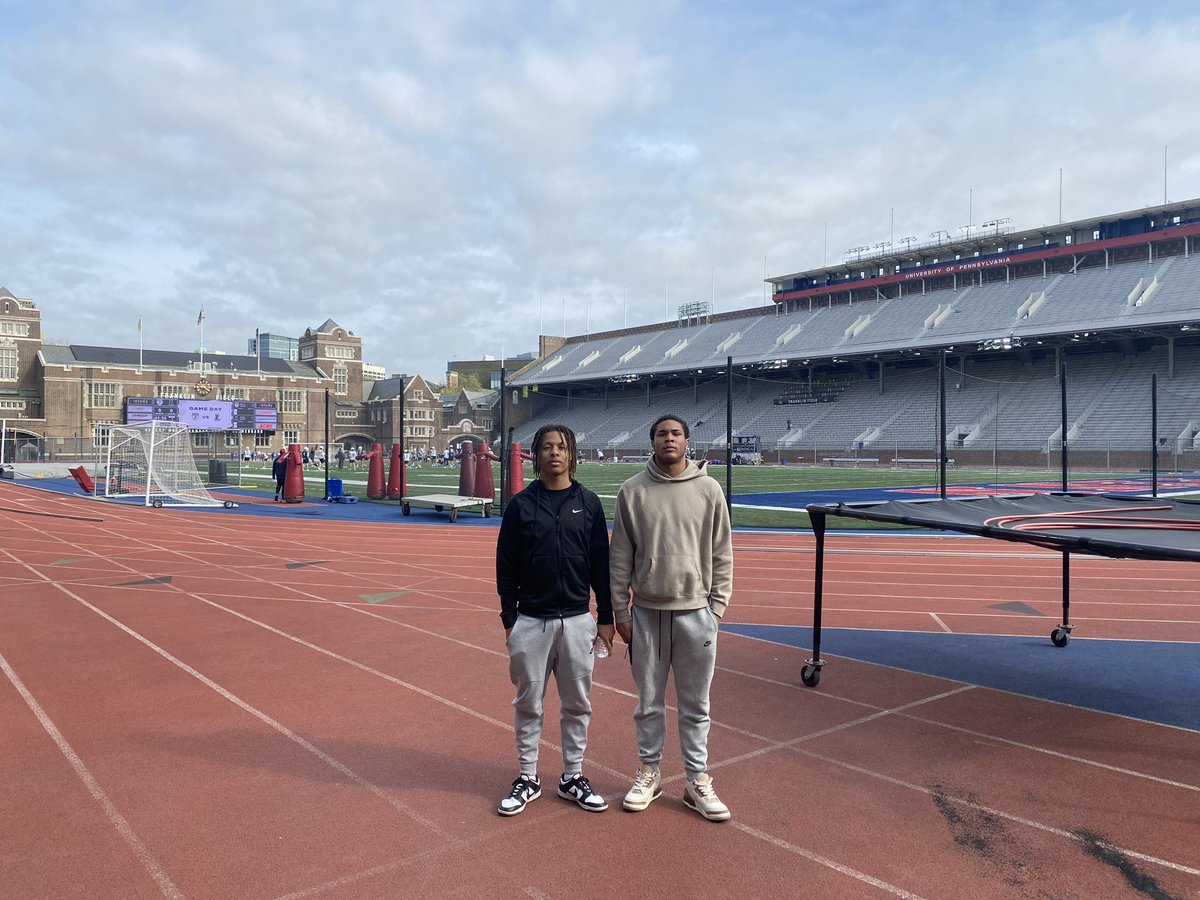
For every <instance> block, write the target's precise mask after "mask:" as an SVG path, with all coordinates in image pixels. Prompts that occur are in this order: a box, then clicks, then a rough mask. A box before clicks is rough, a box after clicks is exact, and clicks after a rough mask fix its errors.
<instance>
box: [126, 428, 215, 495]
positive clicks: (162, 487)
mask: <svg viewBox="0 0 1200 900" xmlns="http://www.w3.org/2000/svg"><path fill="white" fill-rule="evenodd" d="M104 496H105V497H106V498H108V499H110V500H129V501H134V502H138V503H142V504H144V505H145V506H153V507H156V508H157V507H161V506H224V507H225V508H226V509H233V507H234V506H236V505H237V504H235V503H234V502H233V501H231V500H224V501H222V500H218V499H217V498H216V497H214V496H213V495H212V494H210V493H209V492H208V489H207V488H205V487H204V483H203V482H202V481H201V480H200V472H199V470H198V469H197V468H196V460H195V458H194V457H193V456H192V441H191V432H190V429H189V428H188V427H187V426H186V425H179V424H176V423H174V422H159V421H157V420H155V421H151V422H148V423H147V424H145V425H114V426H112V430H111V431H110V432H109V440H108V461H107V465H106V466H105V477H104Z"/></svg>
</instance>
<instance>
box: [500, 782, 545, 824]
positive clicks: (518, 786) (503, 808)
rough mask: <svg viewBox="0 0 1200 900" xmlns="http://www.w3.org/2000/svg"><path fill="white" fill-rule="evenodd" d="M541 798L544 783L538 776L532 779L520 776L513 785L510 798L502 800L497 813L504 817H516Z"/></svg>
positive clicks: (509, 794)
mask: <svg viewBox="0 0 1200 900" xmlns="http://www.w3.org/2000/svg"><path fill="white" fill-rule="evenodd" d="M540 796H542V782H541V781H540V780H539V779H538V777H537V776H536V775H535V776H534V777H532V778H530V777H529V776H528V775H518V776H517V780H516V781H514V782H513V783H512V790H511V791H509V793H508V796H507V797H505V798H504V799H503V800H501V801H500V805H499V806H498V807H496V812H498V813H500V815H502V816H515V815H516V814H517V813H519V812H522V811H524V809H525V806H526V804H528V803H530V802H532V801H533V800H536V799H537V798H538V797H540Z"/></svg>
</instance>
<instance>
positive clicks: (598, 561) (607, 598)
mask: <svg viewBox="0 0 1200 900" xmlns="http://www.w3.org/2000/svg"><path fill="white" fill-rule="evenodd" d="M568 490H569V491H570V493H569V494H568V495H567V500H566V502H565V503H563V505H562V508H561V511H560V512H559V514H558V515H555V512H554V508H553V506H552V505H551V503H550V492H549V491H547V490H546V487H545V485H543V484H542V482H541V481H540V480H538V481H534V482H532V483H531V484H530V485H529V487H527V488H525V489H524V490H523V491H521V492H520V493H517V494H514V495H513V498H512V500H510V501H509V503H508V508H507V509H505V510H504V520H503V521H502V523H501V525H500V537H499V538H498V539H497V542H496V590H497V592H498V593H499V594H500V621H502V622H503V623H504V627H505V628H506V629H508V628H512V627H513V625H515V624H516V621H517V616H518V614H523V615H527V616H534V617H536V618H539V619H557V618H567V617H569V616H577V615H580V614H581V613H585V612H587V611H588V609H589V608H590V604H589V598H588V594H589V591H590V592H594V593H595V595H596V615H597V618H598V620H599V624H601V625H611V624H612V621H613V613H612V596H611V591H610V590H609V585H608V522H607V521H606V520H605V518H604V508H603V507H602V506H601V505H600V498H599V497H597V496H596V495H595V494H594V493H592V492H591V491H589V490H588V489H587V488H585V487H584V486H583V485H581V484H580V483H579V482H577V481H572V482H571V487H570V488H569V489H568Z"/></svg>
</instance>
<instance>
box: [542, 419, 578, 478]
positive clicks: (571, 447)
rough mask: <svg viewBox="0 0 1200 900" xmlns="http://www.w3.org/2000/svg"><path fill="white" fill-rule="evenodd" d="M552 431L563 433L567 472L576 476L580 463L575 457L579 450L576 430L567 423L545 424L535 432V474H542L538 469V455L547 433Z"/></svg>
mask: <svg viewBox="0 0 1200 900" xmlns="http://www.w3.org/2000/svg"><path fill="white" fill-rule="evenodd" d="M552 431H557V432H558V433H559V434H561V435H562V439H563V443H565V444H566V445H567V474H568V475H570V476H571V477H572V478H574V477H575V468H576V466H577V465H578V462H577V460H576V459H575V457H576V456H577V455H578V452H579V451H578V450H576V448H575V432H574V431H572V430H571V429H570V428H568V427H567V426H566V425H543V426H542V427H541V428H539V429H538V430H537V433H536V434H534V436H533V447H532V448H531V450H532V452H533V474H534V475H537V476H539V477H540V476H541V474H542V473H541V472H539V471H538V455H539V454H540V453H541V450H542V443H543V442H544V441H545V440H546V435H548V434H549V433H550V432H552Z"/></svg>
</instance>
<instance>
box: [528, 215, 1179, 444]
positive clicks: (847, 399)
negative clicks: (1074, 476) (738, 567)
mask: <svg viewBox="0 0 1200 900" xmlns="http://www.w3.org/2000/svg"><path fill="white" fill-rule="evenodd" d="M1198 237H1200V200H1189V201H1185V202H1179V203H1170V204H1164V205H1162V206H1155V207H1148V208H1146V209H1142V210H1138V211H1132V212H1125V213H1118V214H1114V215H1109V216H1102V217H1099V218H1090V219H1083V220H1079V221H1073V222H1066V223H1062V224H1058V225H1051V226H1045V227H1041V228H1036V229H1031V230H1025V231H1016V230H1014V229H1013V228H1012V227H1011V226H1010V225H1009V224H1008V223H1007V221H1006V220H1000V221H996V222H989V223H986V224H985V225H983V226H979V227H977V228H972V229H969V230H968V233H967V234H966V235H965V236H963V237H961V238H959V239H951V238H950V237H949V236H948V235H947V234H946V233H945V232H935V233H934V235H931V239H930V240H928V241H926V242H916V241H915V240H914V239H912V238H906V239H904V240H903V241H901V242H900V248H894V247H892V246H886V247H884V248H883V249H882V250H880V249H879V248H878V247H877V248H875V249H874V250H871V249H867V248H856V249H855V250H853V251H850V252H848V253H847V254H846V256H845V257H844V258H843V259H842V260H841V262H840V263H839V264H837V265H834V266H826V267H822V268H820V269H814V270H810V271H806V272H798V273H795V274H790V275H781V276H775V277H771V278H768V279H767V281H768V283H769V284H770V285H771V287H772V291H773V300H774V303H773V304H771V305H769V306H762V307H755V308H751V309H745V310H741V311H735V312H726V313H721V314H719V315H713V314H710V312H709V310H708V308H707V305H706V304H687V305H686V306H683V307H680V315H679V318H678V319H677V320H676V321H673V322H665V323H661V324H657V325H651V326H644V327H638V328H628V329H623V330H620V331H612V332H607V333H603V334H590V335H586V336H575V337H568V338H566V339H565V341H561V342H560V341H553V342H551V341H550V339H543V345H544V346H549V347H556V349H553V350H552V351H551V352H544V353H543V355H542V356H541V357H540V358H538V359H536V360H535V361H534V362H532V363H531V364H529V365H528V366H526V367H525V368H523V369H522V370H520V371H519V372H517V373H515V374H514V375H513V376H512V377H510V378H509V380H508V385H509V386H510V387H512V388H514V389H519V390H515V391H513V392H512V396H513V397H514V399H515V400H516V402H515V404H514V405H512V406H510V416H511V417H510V418H509V420H508V421H509V424H514V423H520V424H519V425H516V427H515V429H514V432H513V436H514V439H515V440H517V441H521V442H523V443H527V442H528V440H529V438H530V437H531V435H532V434H533V432H534V430H535V429H536V428H537V427H538V425H539V424H542V423H545V422H547V421H551V420H562V421H565V422H567V423H569V424H571V425H572V426H573V427H574V428H575V429H576V432H577V434H578V435H579V440H580V447H581V449H585V450H589V451H593V452H594V451H595V450H597V449H600V450H603V451H605V454H606V456H607V458H610V459H611V458H617V459H619V458H622V457H627V458H631V459H633V458H643V457H644V455H645V454H646V453H647V452H648V437H647V432H648V428H649V426H650V423H651V422H652V421H653V420H654V419H655V418H656V416H657V415H658V414H659V413H661V412H663V411H666V410H670V411H674V412H677V413H678V414H680V415H681V416H683V417H684V418H686V419H687V420H688V421H689V424H690V425H691V427H692V430H693V435H692V444H693V447H694V448H697V449H700V450H701V451H703V452H707V453H709V455H710V456H711V455H716V456H720V455H723V452H724V448H725V447H726V440H727V433H726V394H727V391H728V390H729V389H730V388H729V384H730V382H732V393H733V404H732V405H733V410H734V412H733V433H732V436H731V437H732V439H733V443H734V445H735V448H736V446H738V445H739V439H741V441H740V446H743V447H746V448H748V449H749V448H750V447H751V444H753V447H754V449H755V451H757V452H761V454H762V458H764V459H766V460H767V461H772V462H774V461H779V462H787V463H817V464H822V463H824V462H830V461H831V460H832V461H840V460H846V461H851V460H854V459H856V458H862V459H863V460H870V461H873V462H878V463H880V464H888V463H890V464H894V465H899V464H903V463H904V462H905V461H912V462H914V463H919V462H921V461H925V460H928V458H929V457H930V456H931V455H932V454H933V453H934V451H935V449H936V448H937V447H938V431H939V428H938V424H937V422H938V420H937V417H936V415H935V410H936V404H937V391H938V387H937V384H938V371H939V368H940V363H939V360H940V359H941V358H942V356H943V354H944V355H945V359H946V365H947V367H948V378H947V394H948V396H947V403H946V408H947V422H946V426H947V435H946V437H947V441H948V445H949V447H950V448H951V449H950V453H951V454H952V455H954V456H955V457H957V458H958V459H959V460H960V461H970V460H972V459H974V460H976V461H978V462H981V463H982V462H986V463H988V464H997V463H1003V464H1006V465H1017V466H1020V465H1034V466H1036V465H1046V464H1047V462H1048V460H1049V459H1051V457H1052V454H1054V453H1056V452H1057V450H1058V448H1059V447H1060V446H1061V441H1062V437H1063V435H1062V425H1061V415H1060V413H1061V409H1062V396H1061V395H1062V393H1063V391H1062V386H1061V380H1060V378H1059V372H1060V371H1063V370H1064V369H1065V371H1066V372H1067V378H1066V379H1065V380H1066V384H1067V386H1068V390H1067V392H1066V393H1067V404H1066V405H1067V407H1068V409H1069V410H1070V417H1069V421H1068V426H1067V428H1068V434H1067V443H1068V445H1069V446H1071V447H1073V448H1074V449H1075V451H1077V452H1079V453H1085V454H1091V455H1092V457H1093V459H1092V462H1094V463H1096V464H1099V465H1106V464H1107V465H1111V466H1114V467H1121V466H1129V465H1134V466H1136V465H1139V464H1141V463H1142V462H1143V461H1144V453H1143V452H1142V451H1144V450H1145V449H1146V447H1147V441H1148V440H1149V437H1148V435H1150V433H1151V430H1150V429H1151V422H1150V419H1151V403H1150V384H1151V377H1152V376H1157V384H1158V393H1157V397H1158V406H1157V431H1156V434H1157V435H1158V436H1159V444H1160V446H1162V447H1163V449H1164V451H1166V452H1169V453H1170V454H1172V455H1173V459H1172V460H1171V462H1172V463H1174V464H1175V465H1191V464H1192V462H1193V461H1194V460H1197V459H1200V258H1198V257H1197V253H1196V251H1197V239H1198ZM727 369H732V373H733V374H732V378H730V377H729V376H728V372H727ZM506 399H507V398H506ZM1077 458H1078V457H1077ZM830 464H833V463H832V462H830Z"/></svg>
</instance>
